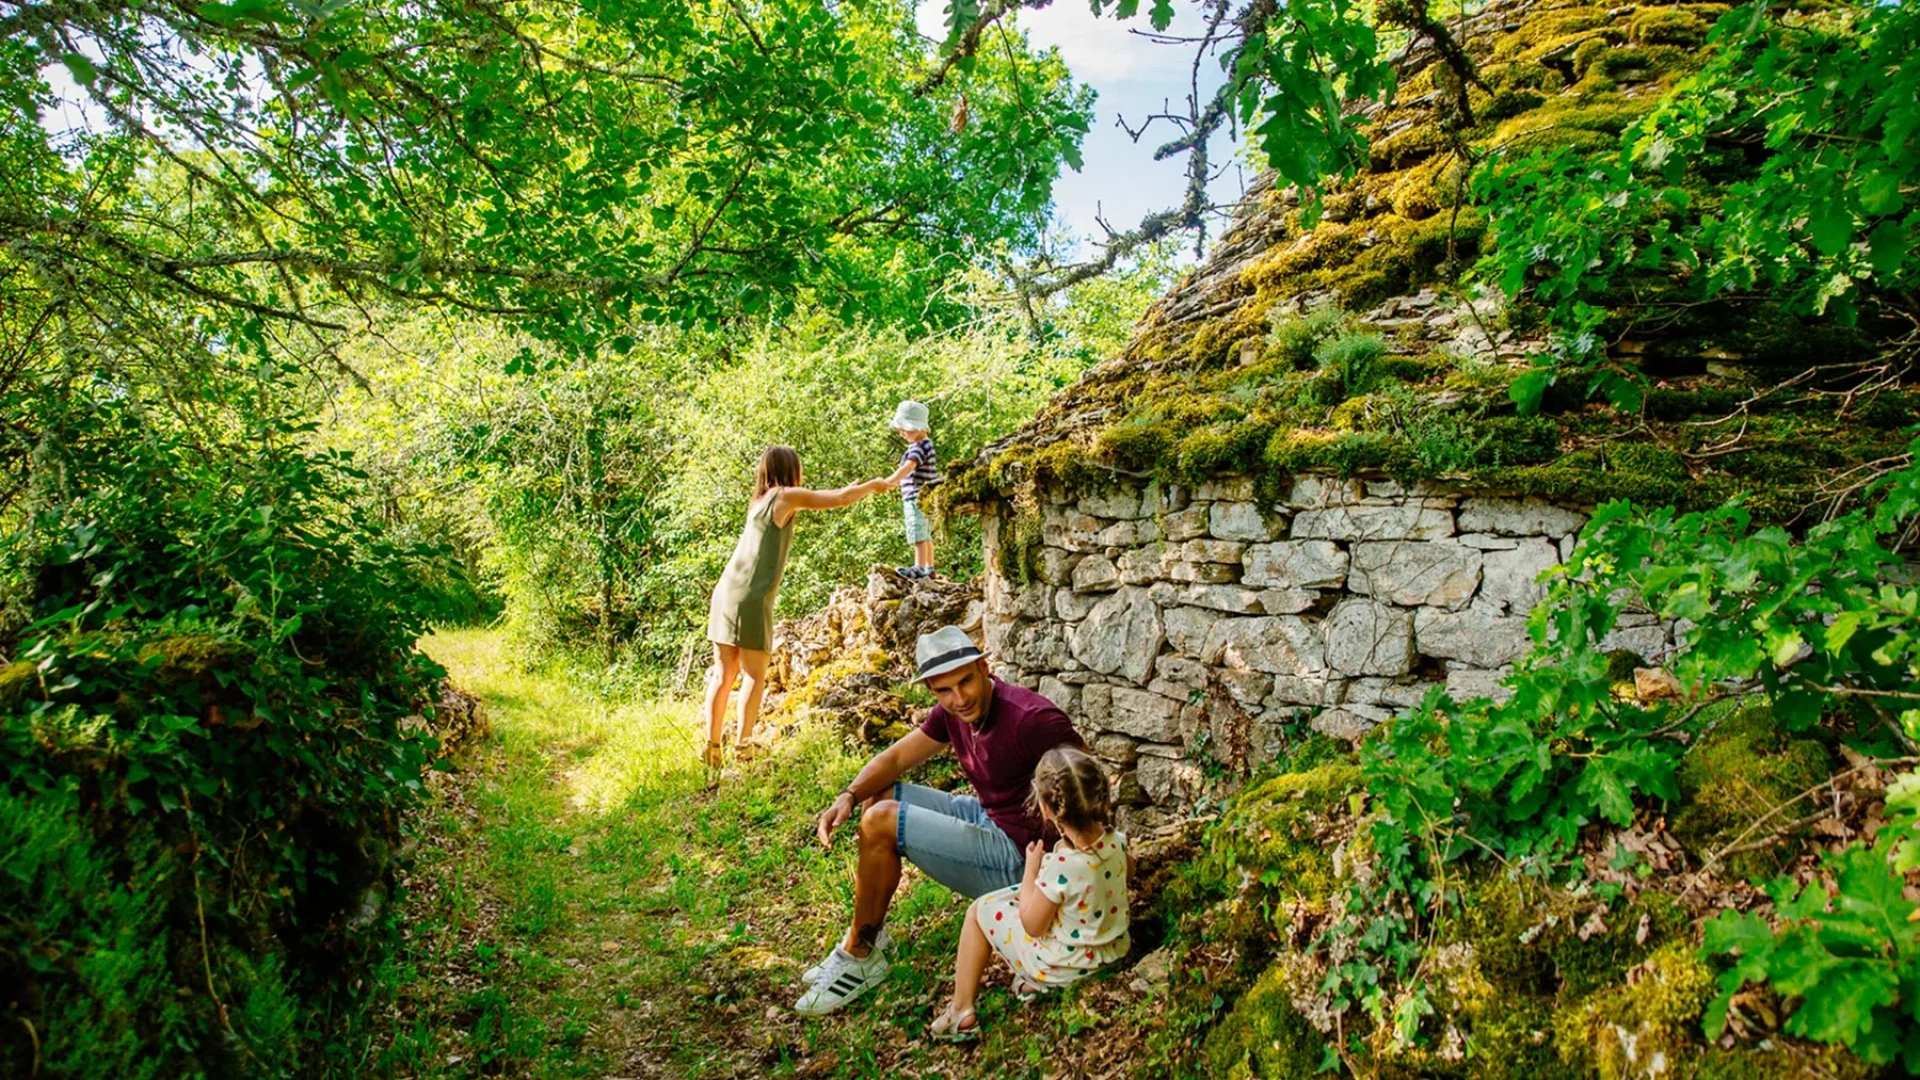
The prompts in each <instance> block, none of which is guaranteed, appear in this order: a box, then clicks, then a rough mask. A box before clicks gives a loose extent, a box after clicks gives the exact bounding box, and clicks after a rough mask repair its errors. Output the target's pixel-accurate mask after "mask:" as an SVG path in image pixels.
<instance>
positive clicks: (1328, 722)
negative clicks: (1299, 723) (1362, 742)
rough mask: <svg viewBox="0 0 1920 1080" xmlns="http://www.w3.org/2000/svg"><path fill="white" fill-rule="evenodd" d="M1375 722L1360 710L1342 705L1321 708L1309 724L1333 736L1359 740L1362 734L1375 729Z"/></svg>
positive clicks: (1350, 740) (1324, 733)
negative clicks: (1361, 713)
mask: <svg viewBox="0 0 1920 1080" xmlns="http://www.w3.org/2000/svg"><path fill="white" fill-rule="evenodd" d="M1374 723H1375V721H1372V720H1368V719H1367V718H1366V717H1364V716H1362V715H1360V714H1359V713H1358V712H1355V711H1354V710H1352V709H1349V708H1346V707H1344V706H1341V707H1338V708H1332V709H1323V710H1321V712H1320V713H1319V715H1317V716H1315V717H1314V718H1313V719H1312V720H1311V721H1309V722H1308V725H1307V726H1308V727H1311V728H1312V729H1313V730H1315V731H1317V732H1319V733H1320V734H1322V735H1326V736H1329V737H1331V738H1335V739H1345V740H1347V741H1348V742H1357V741H1358V740H1359V739H1360V738H1361V736H1363V735H1365V734H1366V733H1367V732H1369V731H1372V730H1373V725H1374Z"/></svg>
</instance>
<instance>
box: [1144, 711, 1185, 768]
mask: <svg viewBox="0 0 1920 1080" xmlns="http://www.w3.org/2000/svg"><path fill="white" fill-rule="evenodd" d="M1180 711H1181V713H1182V714H1183V715H1184V714H1185V713H1186V711H1187V710H1186V709H1185V708H1184V707H1183V708H1182V709H1181V710H1180ZM1140 756H1141V757H1157V758H1168V759H1172V758H1180V757H1185V756H1186V752H1185V751H1183V750H1181V749H1180V747H1179V745H1178V744H1177V743H1150V742H1143V743H1141V744H1140Z"/></svg>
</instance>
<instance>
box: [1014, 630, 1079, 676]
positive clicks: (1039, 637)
mask: <svg viewBox="0 0 1920 1080" xmlns="http://www.w3.org/2000/svg"><path fill="white" fill-rule="evenodd" d="M1009 655H1010V656H1011V657H1012V659H1013V662H1014V663H1015V664H1017V665H1019V666H1020V667H1022V668H1026V669H1028V670H1030V671H1048V672H1053V671H1059V670H1060V669H1061V668H1064V667H1067V666H1069V665H1071V664H1072V662H1073V656H1072V653H1071V652H1069V650H1068V646H1067V627H1065V626H1063V625H1062V624H1060V623H1057V622H1054V621H1053V620H1051V619H1049V620H1047V621H1046V622H1037V623H1033V624H1031V625H1029V626H1028V627H1026V628H1025V629H1024V630H1022V631H1020V634H1019V636H1018V637H1016V638H1015V639H1014V641H1013V649H1012V651H1011V652H1010V654H1009Z"/></svg>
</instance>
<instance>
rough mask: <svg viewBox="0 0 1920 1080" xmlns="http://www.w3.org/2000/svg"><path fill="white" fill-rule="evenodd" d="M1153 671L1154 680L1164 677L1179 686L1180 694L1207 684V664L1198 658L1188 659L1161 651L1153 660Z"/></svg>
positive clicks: (1203, 687) (1202, 687) (1200, 688)
mask: <svg viewBox="0 0 1920 1080" xmlns="http://www.w3.org/2000/svg"><path fill="white" fill-rule="evenodd" d="M1153 671H1154V674H1155V676H1156V679H1155V680H1154V681H1155V682H1158V681H1159V680H1161V679H1165V680H1166V681H1167V682H1169V683H1171V684H1173V685H1175V686H1178V687H1180V690H1181V693H1182V694H1185V693H1187V692H1189V691H1193V690H1202V689H1205V688H1206V685H1207V666H1206V665H1205V664H1202V663H1201V662H1200V661H1198V660H1190V659H1188V658H1187V657H1184V656H1175V655H1173V654H1172V653H1163V654H1161V656H1160V657H1159V658H1158V659H1156V660H1155V661H1154V662H1153Z"/></svg>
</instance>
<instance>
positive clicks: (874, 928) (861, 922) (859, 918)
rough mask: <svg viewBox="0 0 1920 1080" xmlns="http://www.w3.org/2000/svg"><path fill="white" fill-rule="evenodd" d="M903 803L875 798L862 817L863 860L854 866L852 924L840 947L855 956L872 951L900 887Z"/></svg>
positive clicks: (861, 841)
mask: <svg viewBox="0 0 1920 1080" xmlns="http://www.w3.org/2000/svg"><path fill="white" fill-rule="evenodd" d="M899 828H900V804H899V803H897V802H894V801H893V800H892V799H875V800H873V801H871V802H869V803H868V804H867V809H866V812H865V813H863V814H861V815H860V858H859V861H857V862H855V863H854V866H853V925H852V926H850V927H848V928H847V938H846V940H845V941H843V942H841V943H840V947H841V948H843V949H845V950H847V952H849V953H852V954H853V955H854V956H858V957H865V956H866V955H867V954H868V953H871V952H872V951H873V939H874V938H876V937H878V936H879V935H880V927H881V925H882V924H883V923H885V922H886V921H887V908H888V907H890V906H891V905H892V904H893V893H894V890H896V889H898V888H899V887H900V847H899V835H900V834H899Z"/></svg>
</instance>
